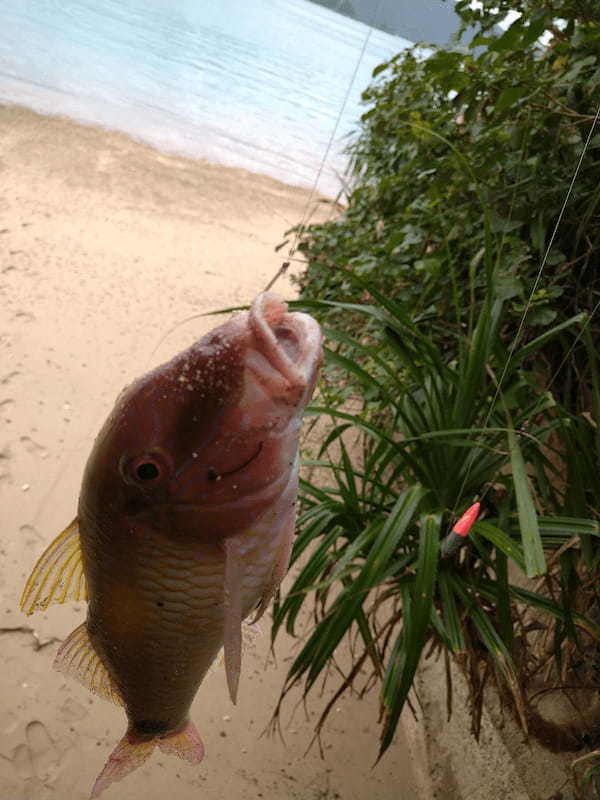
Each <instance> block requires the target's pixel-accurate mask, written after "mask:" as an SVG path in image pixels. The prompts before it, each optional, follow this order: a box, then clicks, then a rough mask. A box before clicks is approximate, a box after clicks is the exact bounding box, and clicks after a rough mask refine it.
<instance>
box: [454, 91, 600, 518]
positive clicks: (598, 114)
mask: <svg viewBox="0 0 600 800" xmlns="http://www.w3.org/2000/svg"><path fill="white" fill-rule="evenodd" d="M599 118H600V104H599V105H598V108H597V110H596V114H595V115H594V118H593V121H592V124H591V126H590V130H589V132H588V135H587V138H586V140H585V144H584V146H583V150H582V151H581V155H580V156H579V160H578V162H577V166H576V167H575V171H574V173H573V177H572V178H571V182H570V184H569V188H568V190H567V193H566V195H565V199H564V201H563V204H562V207H561V209H560V212H559V214H558V217H557V219H556V223H555V225H554V229H553V231H552V235H551V237H550V241H549V243H548V246H547V248H546V250H545V252H544V257H543V259H542V262H541V264H540V268H539V270H538V272H537V275H536V278H535V281H534V284H533V287H532V289H531V292H530V294H529V297H528V298H527V302H526V304H525V308H524V310H523V314H522V315H521V319H520V321H519V325H518V328H517V332H516V334H515V336H514V339H513V341H512V342H511V346H510V348H509V352H508V357H507V359H506V361H505V363H504V367H503V369H502V372H501V373H500V379H499V380H498V382H497V384H496V390H495V392H494V395H493V397H492V401H491V403H490V407H489V409H488V412H487V415H486V418H485V422H484V424H483V428H487V426H488V423H489V421H490V418H491V416H492V413H493V411H494V407H495V405H496V402H497V400H498V396H499V394H500V390H501V388H502V383H503V381H504V378H505V377H506V373H507V371H508V367H509V365H510V361H511V359H512V357H513V355H514V352H515V349H516V347H517V342H518V340H519V337H520V335H521V332H522V330H523V326H524V324H525V318H526V317H527V314H528V312H529V309H530V307H531V303H532V301H533V296H534V295H535V292H536V290H537V287H538V285H539V283H540V280H541V277H542V273H543V271H544V268H545V266H546V263H547V261H548V256H549V254H550V250H551V249H552V245H553V244H554V240H555V238H556V235H557V233H558V229H559V226H560V224H561V222H562V219H563V216H564V213H565V210H566V207H567V204H568V202H569V200H570V198H571V194H572V193H573V187H574V186H575V182H576V181H577V178H578V177H579V172H580V171H581V165H582V164H583V159H584V158H585V156H586V153H587V151H588V148H589V144H590V140H591V138H592V135H593V133H594V129H595V127H596V125H597V123H598V119H599ZM599 305H600V303H599V304H597V305H596V307H595V308H594V310H593V311H592V314H591V315H590V318H589V320H588V323H589V322H590V321H591V318H592V316H593V314H594V313H595V312H596V310H597V309H598V306H599ZM584 328H585V326H584ZM583 330H584V329H582V330H581V331H580V333H579V336H581V335H582V333H583ZM578 338H579V337H578ZM576 342H577V339H576V340H575V342H573V345H572V347H571V350H569V352H568V353H567V356H566V357H568V356H569V355H570V353H571V352H572V349H573V347H574V346H575V344H576ZM566 357H565V358H566ZM563 364H564V359H563V362H562V363H561V365H560V366H561V367H562V365H563ZM556 374H558V373H556ZM556 374H555V375H554V376H553V377H552V381H554V379H555V377H556ZM552 381H551V382H552ZM549 385H550V384H548V386H549ZM547 390H548V389H546V391H547ZM482 441H483V439H482V437H481V436H480V437H479V438H478V439H476V440H475V443H476V444H477V443H480V442H482ZM474 459H475V451H474V450H473V451H472V452H471V453H470V455H469V457H468V464H467V471H466V473H465V477H464V478H463V481H462V484H461V487H460V490H459V493H458V496H457V499H456V502H455V504H454V509H453V512H454V513H455V512H456V509H457V507H458V505H459V503H460V500H461V499H462V495H463V492H464V489H465V486H466V484H467V480H468V479H469V475H470V473H471V469H472V467H473V462H474ZM490 488H491V483H490V484H488V487H487V489H485V491H484V492H483V494H482V495H481V498H480V500H483V498H484V497H485V496H486V495H487V493H488V492H489V490H490Z"/></svg>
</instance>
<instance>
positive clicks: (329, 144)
mask: <svg viewBox="0 0 600 800" xmlns="http://www.w3.org/2000/svg"><path fill="white" fill-rule="evenodd" d="M382 5H383V0H379V3H378V5H377V8H376V9H375V12H374V14H373V16H372V18H371V20H370V22H369V25H368V30H367V35H366V36H365V38H364V41H363V45H362V48H361V51H360V53H359V56H358V61H357V62H356V65H355V67H354V71H353V73H352V76H351V78H350V82H349V83H348V86H347V88H346V93H345V95H344V99H343V101H342V105H341V106H340V110H339V111H338V115H337V117H336V120H335V124H334V126H333V128H332V131H331V134H330V136H329V140H328V142H327V146H326V148H325V151H324V153H323V156H322V158H321V162H320V164H319V168H318V170H317V172H316V175H315V179H314V181H313V184H312V187H311V190H310V193H309V195H308V200H307V201H306V206H305V208H304V213H303V215H302V217H301V219H300V223H299V224H298V225H297V226H296V231H295V233H294V239H293V242H292V244H291V246H290V249H289V251H288V255H287V259H286V261H291V260H292V257H293V255H294V253H295V252H296V249H297V246H298V239H299V238H300V235H301V233H302V231H303V229H304V226H305V225H306V223H307V221H308V219H309V217H310V207H311V205H312V202H313V198H314V196H315V194H316V191H317V186H318V184H319V180H320V179H321V175H322V174H323V170H324V169H325V164H326V163H327V159H328V158H329V153H330V152H331V148H332V147H333V142H334V140H335V136H336V134H337V130H338V128H339V125H340V122H341V120H342V115H343V113H344V111H345V109H346V105H347V103H348V98H349V97H350V92H351V91H352V87H353V86H354V81H355V80H356V76H357V75H358V70H359V69H360V65H361V64H362V60H363V57H364V55H365V51H366V49H367V45H368V44H369V40H370V38H371V33H372V32H373V26H374V25H375V23H376V22H377V19H378V18H379V12H380V11H381V6H382ZM286 269H287V266H286V264H285V262H284V264H282V266H281V267H280V268H279V269H278V270H277V272H276V273H275V275H274V276H273V277H272V278H271V280H270V281H269V283H268V284H267V286H266V287H265V289H264V291H269V289H271V287H272V286H273V285H274V284H275V282H276V281H277V280H278V279H279V278H280V277H281V275H283V273H284V272H285V270H286Z"/></svg>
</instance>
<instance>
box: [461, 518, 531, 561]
mask: <svg viewBox="0 0 600 800" xmlns="http://www.w3.org/2000/svg"><path fill="white" fill-rule="evenodd" d="M473 533H478V534H479V535H480V536H483V537H484V538H485V539H487V540H488V541H489V542H491V543H492V544H493V545H494V547H495V548H497V549H498V550H500V552H501V553H503V554H504V555H505V556H506V557H507V558H510V560H511V561H514V563H515V564H516V565H517V566H518V567H519V569H520V570H522V571H523V572H525V555H524V553H523V550H522V548H521V547H519V545H518V544H517V543H516V542H515V541H514V539H512V538H511V537H510V536H509V535H508V534H507V533H505V532H504V531H503V530H501V529H500V528H498V527H497V526H496V525H492V524H491V523H490V522H486V521H484V520H482V521H480V522H476V523H475V524H474V525H473Z"/></svg>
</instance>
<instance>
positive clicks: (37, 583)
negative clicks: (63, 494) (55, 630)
mask: <svg viewBox="0 0 600 800" xmlns="http://www.w3.org/2000/svg"><path fill="white" fill-rule="evenodd" d="M66 600H87V586H86V582H85V575H84V574H83V564H82V562H81V546H80V541H79V525H78V521H77V518H75V519H74V520H73V522H72V523H71V524H70V525H68V526H67V527H66V528H65V529H64V531H63V532H62V533H60V534H59V535H58V536H57V537H56V539H55V540H54V541H53V542H52V544H51V545H50V546H49V547H47V548H46V550H45V551H44V552H43V553H42V555H41V556H40V558H39V560H38V562H37V564H36V565H35V567H34V568H33V571H32V573H31V575H30V576H29V578H28V580H27V583H26V584H25V588H24V590H23V594H22V596H21V610H22V611H24V612H25V613H26V614H27V615H29V614H33V612H34V611H38V610H42V611H43V610H45V609H46V608H48V606H49V605H50V604H51V603H64V602H65V601H66Z"/></svg>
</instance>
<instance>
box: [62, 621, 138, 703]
mask: <svg viewBox="0 0 600 800" xmlns="http://www.w3.org/2000/svg"><path fill="white" fill-rule="evenodd" d="M54 669H56V670H58V671H59V672H63V673H64V674H65V675H70V676H71V677H72V678H75V680H78V681H79V683H81V684H83V686H85V687H86V689H89V690H90V692H93V693H94V694H97V695H98V696H99V697H103V698H104V699H105V700H110V702H111V703H115V704H116V705H123V700H122V699H121V694H120V692H119V690H118V688H117V687H116V685H115V683H114V682H113V679H112V678H111V676H110V675H109V673H108V670H107V669H106V667H105V666H104V664H103V662H102V659H101V658H100V656H99V655H98V653H97V652H96V650H95V649H94V645H93V644H92V642H91V640H90V636H89V633H88V630H87V626H86V623H85V622H84V623H83V624H82V625H80V626H79V627H78V628H75V630H74V631H73V632H72V633H71V634H70V635H69V636H68V637H67V639H65V641H64V642H63V643H62V645H61V646H60V648H59V650H58V653H57V654H56V658H55V659H54Z"/></svg>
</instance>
